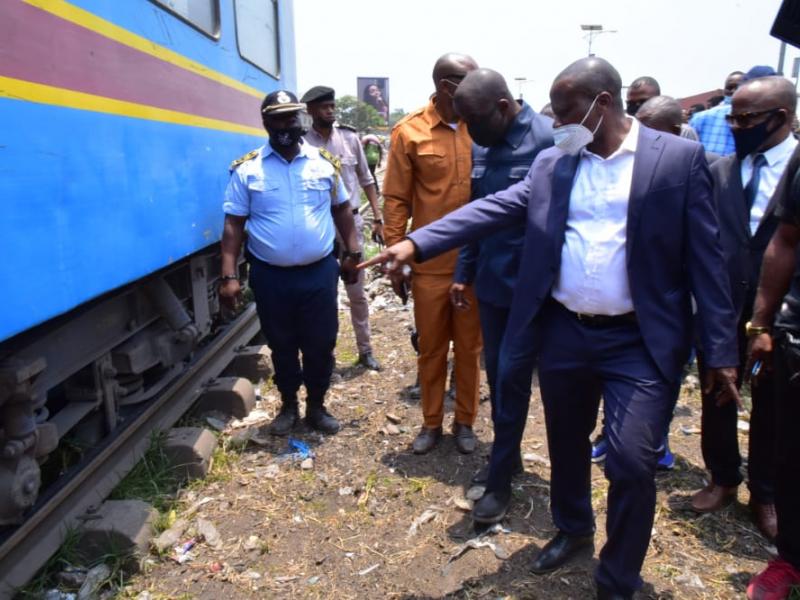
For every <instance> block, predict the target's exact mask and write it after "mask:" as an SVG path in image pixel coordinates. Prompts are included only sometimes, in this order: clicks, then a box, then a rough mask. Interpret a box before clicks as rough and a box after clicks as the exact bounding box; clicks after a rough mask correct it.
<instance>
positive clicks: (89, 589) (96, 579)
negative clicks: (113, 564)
mask: <svg viewBox="0 0 800 600" xmlns="http://www.w3.org/2000/svg"><path fill="white" fill-rule="evenodd" d="M109 577H111V568H110V567H109V566H108V565H104V564H99V565H97V566H96V567H92V568H91V569H89V572H88V573H87V574H86V579H84V580H83V585H81V589H79V590H78V596H77V598H78V600H90V599H91V598H95V597H96V594H97V592H98V591H99V590H100V588H101V587H103V584H104V583H105V582H106V581H108V578H109Z"/></svg>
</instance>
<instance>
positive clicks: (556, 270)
mask: <svg viewBox="0 0 800 600" xmlns="http://www.w3.org/2000/svg"><path fill="white" fill-rule="evenodd" d="M621 87H622V84H621V80H620V77H619V74H618V73H617V71H616V70H615V69H614V68H613V67H612V66H611V65H610V64H609V63H607V62H606V61H604V60H602V59H599V58H596V57H590V58H584V59H581V60H579V61H577V62H575V63H573V64H571V65H570V66H568V67H567V68H566V69H565V70H564V71H562V72H561V73H560V74H559V75H558V77H556V80H555V81H554V83H553V86H552V88H551V90H550V99H551V103H552V107H553V111H554V113H555V115H556V119H555V122H554V127H555V129H554V131H553V134H554V138H555V141H556V148H552V149H548V150H544V151H543V152H541V153H540V154H539V156H538V157H537V158H536V161H535V162H534V163H533V166H532V167H531V169H530V171H529V172H528V175H527V176H526V177H525V179H524V180H523V181H522V182H520V183H518V184H516V185H514V186H512V187H510V188H509V189H508V190H505V191H502V192H498V193H497V194H493V195H491V196H489V197H487V198H482V199H478V200H474V201H472V202H470V203H469V204H468V205H466V206H464V207H462V208H460V209H459V210H457V211H454V212H452V213H450V214H449V215H447V217H445V218H444V219H441V220H439V221H437V222H435V223H432V224H430V225H428V226H427V227H424V228H422V229H419V230H417V231H415V232H413V233H411V234H410V235H409V237H408V239H407V240H404V241H402V242H400V243H399V244H396V245H394V246H392V247H390V248H387V249H386V250H384V251H383V252H382V253H381V255H379V257H377V258H376V259H373V261H369V262H368V263H365V264H374V263H377V262H384V263H390V264H389V270H390V271H392V270H396V269H399V268H401V267H402V265H403V264H405V263H407V262H410V261H412V260H417V261H420V260H426V259H428V258H429V257H431V256H434V255H436V254H438V253H440V252H444V251H445V250H447V249H449V248H453V247H456V246H461V245H463V244H464V243H467V242H469V241H473V240H475V239H480V238H482V237H485V236H487V235H491V234H493V233H495V232H497V231H500V230H502V229H505V228H508V227H512V226H514V225H517V224H519V223H520V222H521V221H522V220H526V230H525V242H524V246H523V252H522V260H521V263H520V270H519V278H518V281H517V287H516V289H515V291H514V298H513V301H512V305H511V314H510V317H509V323H508V327H507V329H506V335H505V338H504V339H503V343H502V348H501V352H500V361H499V374H498V399H497V403H498V412H499V414H498V415H497V418H496V423H495V436H496V438H501V437H505V436H510V437H514V436H521V435H522V432H523V430H524V427H525V420H524V419H520V418H519V413H518V411H517V410H511V411H507V410H506V407H507V406H511V407H514V408H516V407H517V406H519V405H520V404H521V403H523V402H526V400H523V396H524V397H525V398H527V396H528V395H529V394H530V383H531V376H532V371H533V367H534V363H535V361H536V360H537V359H538V365H539V382H540V387H541V393H542V401H543V404H544V409H545V424H546V426H547V435H548V447H549V451H550V461H551V465H552V467H551V481H550V488H551V494H550V499H551V510H552V516H553V521H554V522H555V525H556V527H557V528H558V534H557V535H556V536H555V537H554V538H553V539H552V540H551V541H550V542H548V544H547V545H546V546H545V547H544V548H543V549H542V551H541V552H540V553H539V555H538V556H537V558H536V559H535V560H534V562H533V564H532V565H531V569H532V570H533V571H534V572H535V573H545V572H548V571H551V570H553V569H556V568H558V567H560V566H561V565H563V564H564V563H565V562H566V561H567V560H568V559H569V558H570V557H571V556H573V555H574V554H576V553H577V552H578V551H579V550H581V549H583V548H586V547H590V546H591V545H592V539H593V534H594V515H593V513H592V504H591V480H590V466H591V463H590V441H589V435H590V434H591V432H592V430H593V428H594V427H595V424H596V419H597V412H598V408H599V402H600V398H601V397H602V398H603V401H604V403H605V404H604V409H605V410H604V413H605V418H606V431H607V434H608V438H609V449H608V456H607V459H606V464H605V472H606V477H607V478H608V479H609V481H610V485H609V491H608V511H607V517H606V532H607V542H606V545H605V546H604V547H603V549H602V550H601V552H600V564H599V566H598V568H597V571H596V573H595V578H596V581H597V587H598V598H632V597H633V593H634V592H635V590H636V589H637V588H638V587H639V586H640V585H641V583H642V581H641V577H640V575H639V573H640V571H641V567H642V563H643V562H644V557H645V554H646V553H647V546H648V544H649V542H650V531H651V528H652V524H653V516H654V512H655V497H656V488H655V469H656V462H657V460H658V451H659V447H660V445H661V441H662V435H663V432H664V427H665V425H666V422H667V420H668V419H669V413H670V409H671V407H672V396H673V386H674V385H676V382H677V380H678V378H679V376H680V373H681V369H682V367H683V365H684V363H685V362H686V359H687V357H688V354H689V348H690V344H691V340H692V333H693V330H694V329H693V319H692V309H691V299H690V298H691V296H692V295H693V296H694V297H695V299H696V301H697V306H698V320H697V321H698V324H697V328H698V329H699V336H700V339H701V342H702V344H703V348H704V350H705V353H706V357H707V364H708V367H709V372H708V377H707V380H706V381H705V382H704V384H705V387H706V389H713V388H715V387H716V391H717V393H718V394H719V401H720V402H722V403H724V402H731V401H737V402H739V401H740V400H739V395H738V392H737V390H736V385H735V383H736V368H735V367H736V365H737V363H738V354H737V350H736V336H735V325H736V315H735V313H734V310H733V306H732V303H731V299H730V291H729V285H728V277H727V271H726V269H725V264H724V260H723V255H722V249H721V247H720V242H719V229H718V224H717V218H716V214H715V211H714V206H713V199H712V189H711V178H710V175H709V171H708V165H707V163H706V160H705V157H704V154H703V148H702V146H700V144H697V143H695V142H690V141H688V140H685V139H682V138H678V137H675V136H671V135H665V134H663V133H661V132H657V131H654V130H652V129H648V128H647V127H644V126H641V125H639V124H638V122H637V121H636V120H635V119H632V118H630V117H628V116H627V115H626V114H625V111H624V109H623V106H622V96H621ZM362 266H364V265H362ZM503 459H504V457H501V456H498V445H495V446H494V447H493V451H492V463H493V464H494V463H495V461H500V460H503ZM508 485H510V481H509V480H493V478H492V477H490V480H489V482H488V485H487V492H489V491H492V490H495V489H500V486H508Z"/></svg>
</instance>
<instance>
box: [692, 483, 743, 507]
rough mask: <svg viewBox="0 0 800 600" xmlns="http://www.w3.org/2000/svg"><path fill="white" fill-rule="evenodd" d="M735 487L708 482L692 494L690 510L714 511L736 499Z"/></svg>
mask: <svg viewBox="0 0 800 600" xmlns="http://www.w3.org/2000/svg"><path fill="white" fill-rule="evenodd" d="M736 490H737V488H736V487H725V486H722V485H717V484H716V483H709V484H708V485H707V486H706V487H704V488H703V489H702V490H700V491H699V492H695V494H694V495H693V496H692V510H693V511H695V512H699V513H707V512H715V511H718V510H720V509H721V508H724V507H725V506H727V505H728V504H730V503H731V502H733V501H734V500H735V499H736Z"/></svg>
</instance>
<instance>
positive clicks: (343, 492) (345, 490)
mask: <svg viewBox="0 0 800 600" xmlns="http://www.w3.org/2000/svg"><path fill="white" fill-rule="evenodd" d="M339 495H340V496H352V495H353V488H351V487H340V488H339Z"/></svg>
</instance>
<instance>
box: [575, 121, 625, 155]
mask: <svg viewBox="0 0 800 600" xmlns="http://www.w3.org/2000/svg"><path fill="white" fill-rule="evenodd" d="M625 118H626V119H628V120H629V121H630V122H631V128H630V129H629V130H628V135H626V136H625V139H624V140H622V143H621V144H620V145H619V148H617V149H616V150H614V152H613V153H611V155H609V157H608V158H605V159H603V157H602V156H600V155H599V154H595V153H594V152H592V151H590V150H587V149H586V148H584V149H583V150H581V155H582V156H594V157H596V158H600V159H601V160H611V159H612V158H616V157H617V156H620V155H622V154H624V153H627V152H632V153H635V152H636V148H637V147H638V146H639V121H637V120H636V119H634V118H633V117H625Z"/></svg>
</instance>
